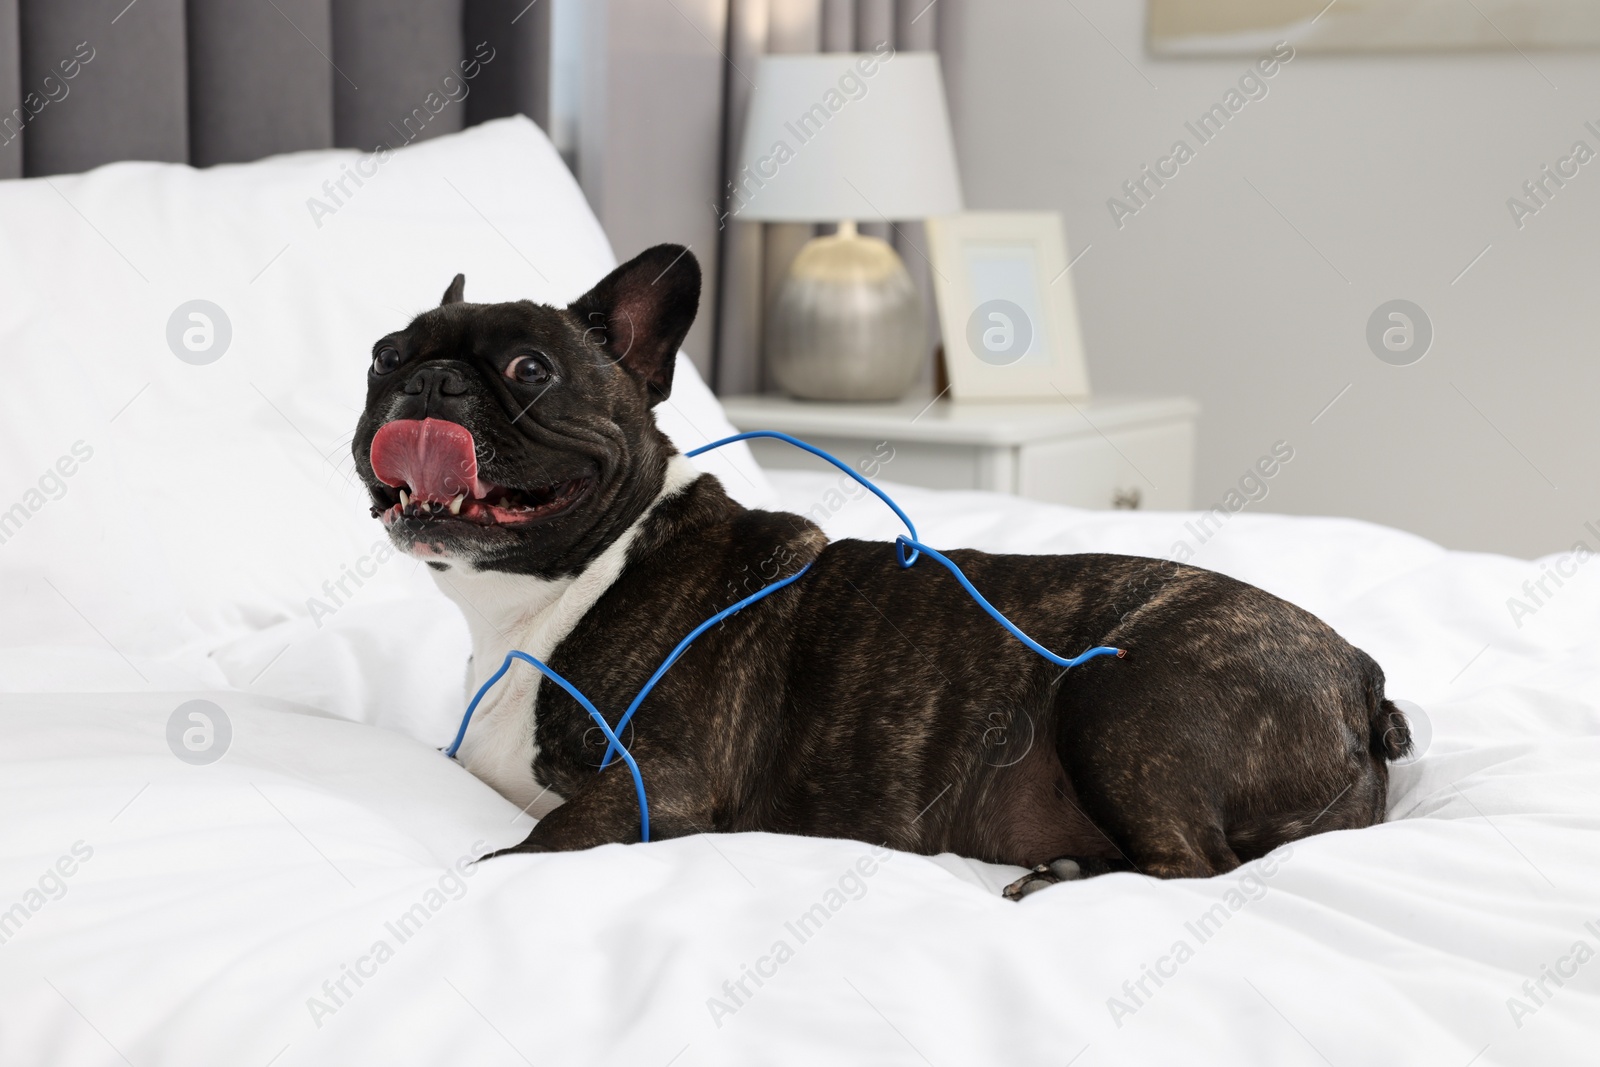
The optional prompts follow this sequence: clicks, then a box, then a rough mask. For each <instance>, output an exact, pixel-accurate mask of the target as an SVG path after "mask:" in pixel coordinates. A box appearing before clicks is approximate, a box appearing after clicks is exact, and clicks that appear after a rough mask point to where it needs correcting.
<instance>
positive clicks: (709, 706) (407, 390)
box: [353, 245, 1411, 897]
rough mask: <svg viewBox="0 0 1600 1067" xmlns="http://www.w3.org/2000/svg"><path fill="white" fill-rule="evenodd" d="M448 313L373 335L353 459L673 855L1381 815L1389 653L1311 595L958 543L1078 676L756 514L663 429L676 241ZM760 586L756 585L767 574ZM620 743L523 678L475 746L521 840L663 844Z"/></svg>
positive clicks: (1069, 861) (1392, 747) (1126, 838)
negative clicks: (701, 846)
mask: <svg viewBox="0 0 1600 1067" xmlns="http://www.w3.org/2000/svg"><path fill="white" fill-rule="evenodd" d="M464 284H465V283H464V279H463V277H462V276H461V275H457V276H456V277H455V279H454V281H453V282H452V283H451V284H450V287H449V288H448V289H447V290H446V291H445V294H444V299H443V301H442V303H441V304H440V305H439V307H437V308H435V309H433V310H430V311H427V312H425V313H423V314H421V315H419V316H417V317H416V318H415V319H414V320H413V321H412V322H411V324H410V325H408V326H407V327H406V328H405V329H403V330H399V331H397V332H395V333H391V334H389V335H388V336H386V337H383V338H381V339H380V340H379V341H378V342H377V344H375V345H374V346H373V349H372V364H371V369H370V371H369V380H368V390H367V401H366V407H365V410H364V411H363V412H362V414H361V417H360V420H359V423H358V425H357V428H356V433H355V437H354V443H353V449H354V456H355V462H356V468H357V470H358V471H359V473H360V475H361V477H362V479H363V481H364V482H365V484H366V487H367V490H368V491H369V493H370V495H371V499H372V513H373V515H374V516H375V517H377V518H379V519H381V521H382V523H383V525H384V527H385V528H386V530H387V532H388V536H389V537H390V538H391V539H392V540H393V542H394V543H395V544H396V545H397V546H398V547H399V548H401V549H402V550H404V551H407V552H409V553H411V554H412V555H414V556H416V557H419V558H421V559H423V560H425V561H426V562H427V564H428V566H429V567H431V568H432V569H433V574H434V577H435V579H436V581H437V582H438V584H439V587H440V588H441V589H442V590H443V591H444V593H445V594H446V595H447V596H448V597H450V598H451V599H452V600H454V601H455V602H456V603H457V604H459V605H460V607H461V610H462V612H463V613H464V615H465V616H466V621H467V625H468V627H469V628H470V630H471V633H472V643H473V653H472V659H471V661H470V666H469V669H468V674H469V684H468V692H469V693H470V692H473V691H475V690H476V689H477V688H478V686H479V685H481V684H482V683H483V682H484V681H485V680H486V679H487V678H488V677H489V676H490V674H492V673H493V672H494V671H495V670H496V669H497V668H498V667H499V666H500V665H501V662H502V660H503V659H504V657H505V655H506V653H507V651H509V650H511V649H521V650H523V651H525V652H527V653H529V654H531V655H533V656H536V657H538V658H540V659H542V660H543V661H545V662H546V663H548V664H549V665H550V666H551V667H552V668H553V669H554V670H556V671H557V672H559V673H560V674H562V675H563V676H565V677H566V678H567V679H568V680H570V681H571V682H572V683H573V684H574V685H575V686H577V688H578V689H579V690H581V691H582V692H583V693H585V694H586V695H587V696H588V697H589V699H590V700H591V701H592V702H593V703H594V704H595V705H596V707H597V708H599V709H600V710H601V711H602V713H603V714H605V715H606V716H607V719H608V722H610V723H612V724H613V725H614V724H615V723H616V721H617V718H618V717H619V716H620V714H621V712H622V711H623V709H625V708H626V707H627V705H628V703H629V702H630V700H631V699H632V698H633V696H634V695H635V694H636V693H637V692H638V691H639V689H640V687H641V686H643V685H644V683H645V681H646V680H647V679H648V678H649V677H650V676H651V674H652V673H653V672H654V671H655V670H656V668H657V667H658V666H659V665H660V664H661V663H662V661H663V660H664V658H665V657H666V656H667V655H668V654H669V653H670V652H671V650H672V649H673V647H674V646H675V645H676V644H677V642H678V641H679V640H680V639H682V638H683V637H684V635H686V634H687V633H688V632H689V631H690V630H692V629H693V628H694V627H695V626H697V625H698V624H700V623H701V622H702V621H704V620H705V619H707V618H709V617H710V616H712V615H714V614H715V613H717V612H718V611H720V610H721V609H723V608H727V607H729V606H730V605H731V604H733V603H735V602H736V601H738V600H741V599H743V598H744V597H745V596H748V595H749V594H750V593H751V592H753V591H754V589H755V588H759V587H760V586H762V585H764V584H766V583H767V582H770V581H776V580H778V579H781V578H783V577H787V576H789V575H792V574H794V573H795V572H797V571H798V570H799V569H800V568H802V567H805V566H806V565H807V564H809V565H810V571H809V573H807V574H806V575H804V576H803V577H802V578H801V579H800V580H798V581H796V582H795V583H793V584H792V585H790V586H788V587H786V588H784V589H782V590H780V591H778V592H775V593H773V594H772V595H771V596H768V597H767V598H765V599H764V600H762V601H760V602H759V603H757V604H755V605H752V606H751V607H749V608H747V609H745V610H744V611H742V612H740V613H738V614H736V615H733V616H731V617H729V618H727V619H726V620H724V621H723V622H721V623H720V624H718V625H717V626H715V627H713V628H712V629H710V630H709V631H708V632H706V633H705V634H704V636H702V637H701V638H700V639H699V640H698V642H696V643H695V644H694V645H693V646H692V647H691V648H690V649H689V651H688V652H687V653H686V654H685V655H684V656H683V657H682V659H681V660H680V661H679V662H678V663H676V664H675V665H674V666H673V667H672V668H671V670H669V671H668V672H667V673H666V675H665V677H664V678H663V680H662V681H661V682H660V684H659V685H658V686H657V687H656V688H655V689H654V690H653V691H652V692H651V694H650V696H649V697H648V699H646V700H645V702H644V703H643V705H642V706H641V708H640V710H639V712H638V714H637V716H636V718H634V719H633V720H632V721H631V722H630V723H629V724H628V726H627V728H626V729H625V730H624V731H623V733H622V735H621V738H620V739H621V741H622V742H623V744H625V745H626V746H627V748H628V749H629V751H630V752H631V753H632V755H633V756H634V757H635V759H636V760H637V762H638V765H639V767H640V769H641V771H642V773H643V777H644V780H645V783H646V785H647V787H648V795H649V807H650V827H651V837H652V838H653V839H657V840H659V839H663V838H672V837H678V836H683V835H687V834H697V833H716V832H725V833H731V832H738V831H747V830H761V831H768V832H772V833H782V834H810V835H818V836H825V837H842V838H854V839H858V840H861V841H865V842H870V843H872V844H885V845H888V846H889V847H892V848H897V849H901V850H905V851H910V852H918V853H924V854H930V855H931V854H937V853H941V852H953V853H957V854H959V855H962V856H968V857H973V858H975V859H979V860H986V861H990V862H994V863H1004V864H1015V865H1018V866H1021V867H1025V868H1029V869H1030V873H1029V874H1028V875H1026V876H1025V877H1023V878H1021V879H1019V880H1018V881H1017V882H1016V883H1015V884H1013V885H1012V886H1011V887H1010V888H1008V889H1007V890H1006V895H1008V896H1011V897H1020V896H1023V895H1025V894H1027V893H1029V892H1032V891H1034V890H1037V889H1040V888H1043V887H1044V886H1047V885H1050V884H1053V883H1055V882H1057V881H1061V880H1063V879H1068V878H1075V877H1082V876H1085V875H1089V874H1097V873H1103V872H1106V871H1111V870H1132V871H1139V872H1142V873H1144V874H1148V875H1153V876H1157V877H1162V878H1192V877H1205V876H1210V875H1215V874H1219V873H1222V872H1225V871H1229V870H1231V869H1233V868H1235V867H1237V866H1238V865H1239V864H1240V863H1241V862H1244V861H1248V860H1250V859H1252V858H1254V857H1258V856H1261V855H1263V854H1265V853H1267V852H1268V851H1270V850H1272V849H1273V848H1275V847H1277V846H1278V845H1281V844H1283V843H1285V842H1288V841H1293V840H1296V839H1298V838H1301V837H1304V836H1306V835H1308V834H1312V833H1317V832H1323V831H1328V830H1336V829H1352V828H1356V827H1364V826H1368V825H1370V824H1373V823H1376V822H1380V821H1382V819H1383V817H1384V811H1385V794H1386V790H1387V783H1388V766H1387V764H1388V761H1391V760H1394V759H1398V758H1400V757H1401V756H1403V755H1404V754H1405V753H1406V752H1407V751H1408V750H1409V747H1410V744H1411V741H1410V733H1409V730H1408V727H1407V724H1406V720H1405V717H1404V715H1403V713H1402V712H1400V711H1399V710H1398V709H1397V708H1396V707H1395V705H1394V704H1393V703H1392V702H1390V701H1389V700H1387V699H1385V697H1384V676H1383V671H1382V670H1381V669H1380V668H1379V667H1378V665H1377V664H1376V663H1375V662H1373V660H1372V659H1371V658H1370V657H1368V656H1367V655H1366V654H1364V653H1363V652H1361V651H1360V650H1359V649H1356V648H1354V647H1353V646H1351V645H1350V644H1348V643H1347V642H1345V641H1344V640H1343V639H1342V638H1340V637H1339V635H1338V634H1337V633H1335V632H1334V631H1333V630H1332V629H1331V628H1330V627H1328V626H1327V625H1326V624H1325V623H1323V622H1322V621H1321V620H1319V619H1317V618H1316V617H1315V616H1313V615H1311V614H1309V613H1308V612H1306V611H1303V610H1301V609H1300V608H1297V607H1296V606H1294V605H1293V604H1289V603H1287V602H1285V601H1283V600H1280V599H1278V598H1277V597H1274V596H1271V595H1269V594H1268V593H1265V592H1263V591H1262V590H1260V589H1256V588H1254V587H1253V586H1250V585H1246V584H1244V583H1242V582H1239V581H1236V580H1234V579H1232V578H1228V577H1225V576H1223V575H1220V574H1216V573H1213V572H1210V571H1206V570H1203V569H1200V568H1196V567H1191V566H1184V565H1181V564H1175V563H1171V562H1167V561H1163V560H1157V559H1147V558H1140V557H1133V556H1118V555H1102V554H1090V555H1069V556H1024V555H991V554H988V553H984V552H977V551H970V550H953V551H951V552H949V553H948V555H949V556H950V558H951V559H953V560H954V561H955V562H956V563H957V564H958V565H959V566H960V567H961V568H962V569H963V570H964V571H965V573H966V574H967V576H968V577H969V578H970V579H971V581H972V582H973V583H974V584H975V585H976V586H977V588H978V589H980V590H981V591H982V592H983V594H984V595H985V596H986V597H987V598H989V600H990V601H991V602H992V603H993V604H994V605H995V606H996V607H998V608H999V609H1000V610H1001V611H1003V612H1004V613H1005V614H1006V615H1007V616H1008V617H1009V618H1011V619H1012V620H1013V621H1014V622H1015V623H1016V624H1017V625H1018V626H1019V627H1020V628H1021V629H1022V630H1023V631H1024V632H1026V633H1028V634H1029V635H1031V636H1032V637H1033V638H1034V639H1035V640H1037V641H1039V642H1040V643H1041V644H1043V645H1044V646H1045V647H1047V648H1050V649H1053V650H1055V651H1056V652H1058V653H1062V654H1066V655H1073V654H1076V653H1077V652H1079V651H1081V650H1083V649H1086V648H1089V647H1091V646H1096V645H1109V646H1114V647H1117V648H1120V649H1123V650H1125V651H1126V653H1127V654H1126V657H1125V658H1114V657H1110V656H1105V657H1101V658H1097V659H1093V660H1091V661H1089V662H1087V663H1084V664H1082V665H1081V666H1078V667H1076V668H1073V669H1071V670H1063V669H1061V668H1060V667H1057V666H1055V665H1053V664H1052V663H1050V662H1048V661H1047V660H1045V659H1043V658H1042V657H1040V656H1039V655H1037V654H1035V653H1034V652H1032V651H1030V650H1029V649H1028V648H1026V647H1025V646H1024V645H1023V644H1022V643H1021V642H1019V641H1018V640H1017V639H1016V638H1015V637H1014V636H1012V635H1011V634H1010V633H1008V632H1007V631H1006V630H1004V629H1003V628H1002V627H1001V626H1000V625H998V624H997V623H996V622H995V621H993V620H992V619H991V618H989V616H987V615H985V614H984V613H983V612H982V611H981V609H980V608H979V607H978V606H977V605H976V604H975V603H974V602H973V600H972V599H971V598H970V597H969V596H968V595H967V593H965V592H964V591H963V590H962V589H961V588H960V586H959V585H958V584H957V582H956V580H955V579H954V577H953V576H952V575H951V574H950V573H949V572H947V571H946V570H945V569H944V568H942V567H940V566H937V565H936V564H935V563H933V562H932V561H924V562H922V563H919V564H917V565H915V566H912V567H910V568H902V567H901V566H900V565H899V563H898V562H897V560H896V558H895V551H894V549H893V547H892V546H890V545H889V544H886V543H880V542H865V541H854V540H845V541H835V542H830V541H829V540H828V538H827V537H826V536H825V535H824V534H823V532H822V530H821V529H819V528H818V527H817V526H816V525H815V524H813V523H811V522H810V521H808V520H806V519H805V518H802V517H801V516H799V515H794V514H789V513H787V512H779V511H760V510H751V509H747V508H745V507H742V506H740V505H739V504H737V503H735V502H734V501H733V500H731V499H730V498H729V496H728V494H727V493H726V492H724V490H723V487H722V485H721V484H720V483H719V482H718V480H717V479H716V478H715V477H713V476H712V475H709V474H702V473H700V472H699V471H698V470H697V469H696V468H695V467H694V466H693V465H692V464H691V462H690V461H689V460H688V459H686V458H685V457H684V456H683V455H681V454H679V453H678V452H677V451H676V449H675V448H674V447H673V445H672V443H671V442H670V441H669V440H668V439H667V437H666V436H665V435H664V434H663V433H662V432H661V431H660V430H659V429H658V428H657V427H656V422H655V417H654V414H653V409H654V408H655V407H656V406H657V405H660V404H663V403H670V400H669V398H670V396H671V394H672V379H673V369H674V366H675V361H676V357H677V353H678V347H679V345H680V344H681V343H682V341H683V339H684V335H685V334H686V333H687V331H688V329H689V326H690V324H691V323H692V322H693V320H694V316H695V312H696V309H697V305H698V303H699V296H700V268H699V265H698V264H697V263H696V261H695V258H694V256H693V255H691V254H690V253H689V252H688V251H687V250H685V249H684V248H681V247H679V246H677V245H658V246H656V247H654V248H651V249H648V250H647V251H645V252H643V253H641V254H640V255H639V256H638V257H636V258H635V259H633V260H631V261H629V262H628V263H625V264H623V265H622V266H620V267H618V268H617V269H616V270H615V271H613V272H612V273H611V274H609V275H607V276H606V277H605V278H604V279H602V280H601V281H600V282H599V284H597V285H596V286H595V287H594V288H593V289H592V290H590V291H589V292H588V293H586V294H585V295H583V296H582V297H580V298H579V299H578V300H577V301H576V302H574V303H573V304H571V305H570V306H569V307H566V308H556V307H550V306H546V305H542V304H536V303H533V302H531V301H525V300H524V301H518V302H514V303H497V304H475V303H470V302H468V301H467V300H466V298H465V295H464ZM756 576H759V577H756ZM605 749H606V741H605V737H604V735H603V732H602V731H601V730H600V729H599V728H598V727H596V726H595V724H594V723H593V721H592V720H591V719H590V717H589V715H588V714H587V713H586V712H585V711H584V710H583V709H582V708H581V707H580V706H579V704H578V703H577V702H576V701H575V700H573V699H572V697H571V696H569V695H568V694H567V693H566V692H564V691H563V690H562V689H561V688H559V687H558V686H557V685H555V684H553V683H550V682H548V681H545V680H542V679H541V677H540V675H539V674H538V672H537V671H535V670H534V669H532V668H531V667H525V666H519V667H517V668H516V669H514V670H512V671H511V672H510V673H509V674H508V675H507V677H506V678H505V679H504V680H503V681H502V682H501V683H500V684H499V686H497V687H496V688H495V689H494V690H493V691H491V692H490V693H489V694H488V696H487V697H486V698H485V700H484V702H483V704H482V706H481V707H480V708H479V710H478V712H477V715H476V718H475V719H474V720H473V722H472V725H471V729H470V730H469V731H468V733H467V735H466V739H465V742H464V744H463V745H462V747H461V749H460V752H459V759H460V760H461V762H462V763H463V764H464V765H465V766H466V767H467V769H468V770H470V771H471V772H472V773H473V774H475V775H477V776H478V777H479V778H481V779H482V780H484V781H485V782H487V783H489V784H490V785H491V786H493V787H494V788H495V789H496V790H498V791H499V792H500V793H501V794H503V795H504V796H506V797H507V798H509V799H510V800H511V801H512V802H513V803H515V804H517V805H519V806H521V807H523V808H524V810H526V811H528V812H529V813H531V814H533V815H534V816H535V817H536V818H537V819H538V823H537V825H536V826H535V827H534V829H533V831H532V833H530V834H529V835H528V838H527V840H525V841H524V842H523V843H522V844H520V845H518V846H516V847H514V848H512V849H509V850H507V851H510V852H545V851H563V850H572V849H586V848H592V847H594V846H597V845H602V844H606V843H608V842H624V843H627V842H636V841H639V840H640V839H641V831H640V819H639V811H638V807H637V801H636V797H635V793H634V785H633V780H632V778H631V777H630V774H629V772H628V770H627V769H626V767H624V766H622V765H621V763H620V762H619V761H617V760H612V761H611V763H610V765H609V766H607V767H606V768H605V769H603V770H602V769H601V762H602V759H601V757H602V755H603V754H604V752H605Z"/></svg>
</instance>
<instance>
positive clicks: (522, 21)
mask: <svg viewBox="0 0 1600 1067" xmlns="http://www.w3.org/2000/svg"><path fill="white" fill-rule="evenodd" d="M549 8H550V5H549V4H548V3H533V4H529V3H528V2H527V0H520V2H519V0H407V2H405V3H395V2H393V0H135V2H134V3H131V4H130V3H129V2H128V0H71V2H63V0H0V140H3V141H4V143H3V144H0V177H10V178H14V177H21V176H34V175H45V174H60V173H66V172H72V171H80V170H87V169H88V168H90V167H94V166H98V165H100V164H102V163H109V162H113V161H115V160H120V159H146V160H159V161H165V162H178V163H183V162H188V163H194V164H196V165H199V166H206V165H209V164H213V163H227V162H235V161H243V160H251V159H258V158H260V157H262V156H267V155H272V154H274V153H278V152H288V151H295V150H299V149H307V148H328V147H333V146H339V147H352V148H373V147H376V146H377V145H379V144H389V145H391V146H398V145H400V144H403V143H409V142H410V141H413V140H422V139H425V138H430V137H437V136H439V135H440V134H444V133H449V132H451V131H454V130H459V129H461V128H462V126H463V125H471V124H472V123H475V122H482V121H484V120H485V119H489V118H495V117H498V116H501V115H510V114H515V113H518V112H521V113H523V114H526V115H528V116H529V117H531V118H533V119H534V120H535V121H536V122H539V123H541V124H543V123H544V122H545V121H547V118H548V84H549V77H548V70H549V61H548V57H549V27H550V22H549V18H550V15H549ZM490 49H492V53H491V52H490V51H489V50H490ZM489 54H492V55H493V57H494V58H493V59H492V60H491V61H490V62H488V63H486V64H482V65H481V69H480V70H479V73H478V76H477V77H476V78H474V79H472V80H471V81H470V83H466V89H467V92H466V96H465V97H464V98H462V97H460V95H459V94H460V91H461V90H460V89H459V88H455V89H453V90H452V92H453V93H454V94H455V95H456V97H457V98H456V99H453V100H451V102H450V103H449V104H447V105H446V106H444V107H442V108H438V110H436V111H435V110H432V109H430V108H429V107H428V104H427V101H428V99H429V94H430V93H435V94H438V95H436V96H434V98H433V99H434V102H435V104H437V101H438V100H439V99H440V98H441V97H448V95H449V94H447V93H443V92H441V85H442V84H443V82H444V79H445V78H446V77H449V76H452V75H453V76H455V77H456V78H458V79H459V77H460V74H461V70H460V67H459V64H460V62H461V61H462V60H463V59H469V58H472V57H478V56H482V55H489ZM457 84H460V83H459V82H458V83H457Z"/></svg>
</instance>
